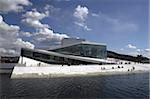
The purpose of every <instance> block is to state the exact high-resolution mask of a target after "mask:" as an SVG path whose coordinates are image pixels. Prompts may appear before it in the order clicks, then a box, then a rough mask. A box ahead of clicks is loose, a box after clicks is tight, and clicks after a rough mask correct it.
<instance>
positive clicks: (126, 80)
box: [0, 73, 149, 99]
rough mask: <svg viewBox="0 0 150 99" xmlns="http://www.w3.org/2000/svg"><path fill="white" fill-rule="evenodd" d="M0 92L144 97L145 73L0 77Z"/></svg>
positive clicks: (30, 95)
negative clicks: (56, 76) (26, 77)
mask: <svg viewBox="0 0 150 99" xmlns="http://www.w3.org/2000/svg"><path fill="white" fill-rule="evenodd" d="M0 79H1V80H0V85H1V86H0V89H1V90H0V95H1V99H5V98H19V99H20V98H25V99H29V98H30V99H32V98H40V99H41V98H75V99H77V98H115V99H116V98H119V99H120V98H125V99H126V98H135V99H137V98H140V99H141V98H144V99H145V98H146V99H149V74H148V73H143V74H130V75H114V76H94V77H69V78H51V79H50V78H49V79H13V80H12V79H9V76H8V75H1V76H0Z"/></svg>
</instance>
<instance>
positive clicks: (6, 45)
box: [0, 16, 34, 54]
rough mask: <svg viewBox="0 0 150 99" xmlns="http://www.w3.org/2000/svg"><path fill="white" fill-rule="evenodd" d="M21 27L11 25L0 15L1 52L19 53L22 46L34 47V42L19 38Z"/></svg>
mask: <svg viewBox="0 0 150 99" xmlns="http://www.w3.org/2000/svg"><path fill="white" fill-rule="evenodd" d="M19 32H20V27H19V26H16V25H9V24H7V23H5V22H4V21H3V17H2V16H0V54H18V53H19V48H20V47H28V48H33V46H34V45H33V44H31V43H30V42H25V41H23V40H22V39H21V38H19V37H18V36H19Z"/></svg>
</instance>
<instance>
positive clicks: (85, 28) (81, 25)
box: [75, 22, 92, 31]
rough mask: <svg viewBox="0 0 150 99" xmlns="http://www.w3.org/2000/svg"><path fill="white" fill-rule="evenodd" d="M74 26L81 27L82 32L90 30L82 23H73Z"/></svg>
mask: <svg viewBox="0 0 150 99" xmlns="http://www.w3.org/2000/svg"><path fill="white" fill-rule="evenodd" d="M75 24H76V25H78V26H80V27H82V28H83V29H84V30H86V31H91V30H92V29H91V28H89V27H88V26H87V25H85V24H83V23H80V22H75Z"/></svg>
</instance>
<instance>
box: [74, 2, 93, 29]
mask: <svg viewBox="0 0 150 99" xmlns="http://www.w3.org/2000/svg"><path fill="white" fill-rule="evenodd" d="M88 14H89V10H88V8H87V7H82V6H80V5H78V6H77V8H75V11H74V14H73V16H74V17H75V18H76V19H77V20H76V21H75V22H74V23H75V24H76V25H78V26H80V27H82V28H83V29H84V30H87V31H90V30H91V29H90V28H89V27H88V26H87V25H86V23H85V21H86V18H87V17H88Z"/></svg>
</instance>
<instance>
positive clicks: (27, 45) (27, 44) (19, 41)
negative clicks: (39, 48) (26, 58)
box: [15, 38, 35, 49]
mask: <svg viewBox="0 0 150 99" xmlns="http://www.w3.org/2000/svg"><path fill="white" fill-rule="evenodd" d="M15 44H16V45H17V46H19V47H23V48H31V49H34V47H35V46H34V45H33V44H32V43H30V42H28V41H23V40H22V39H21V38H17V40H16V42H15Z"/></svg>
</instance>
